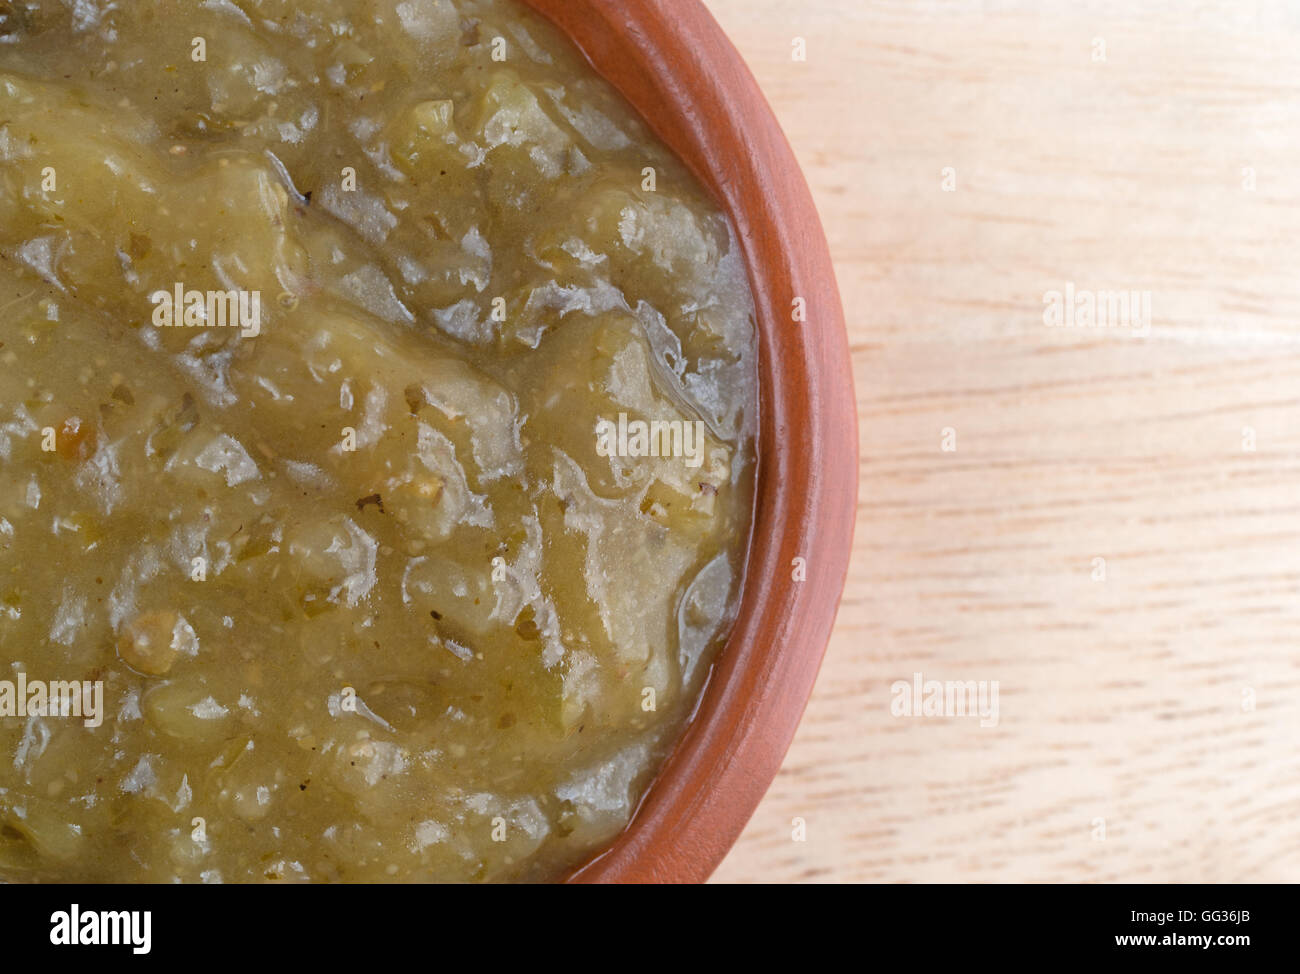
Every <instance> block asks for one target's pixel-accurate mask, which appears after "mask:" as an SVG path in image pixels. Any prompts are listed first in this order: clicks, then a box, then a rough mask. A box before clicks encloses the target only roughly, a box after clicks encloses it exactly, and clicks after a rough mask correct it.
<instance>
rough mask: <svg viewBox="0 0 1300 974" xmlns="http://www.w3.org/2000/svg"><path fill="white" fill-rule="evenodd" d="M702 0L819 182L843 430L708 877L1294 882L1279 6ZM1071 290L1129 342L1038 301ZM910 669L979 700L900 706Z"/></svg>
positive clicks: (1298, 108)
mask: <svg viewBox="0 0 1300 974" xmlns="http://www.w3.org/2000/svg"><path fill="white" fill-rule="evenodd" d="M707 2H708V4H709V6H710V8H711V9H712V10H713V11H714V13H715V16H717V18H718V19H719V21H720V22H721V23H722V25H723V26H724V28H726V29H727V31H728V33H729V34H730V35H731V37H732V38H733V40H734V41H735V43H736V45H737V46H738V47H739V48H740V50H741V52H742V53H743V54H744V55H745V57H746V59H747V60H748V62H749V64H750V66H751V67H752V68H753V70H754V72H755V74H756V75H757V77H758V79H759V81H760V83H761V84H762V86H763V87H764V90H765V91H766V92H767V93H768V97H769V98H770V100H771V102H772V104H773V107H774V108H775V110H776V112H777V114H778V116H779V117H780V118H781V121H782V123H783V124H784V126H785V129H786V132H787V134H788V135H789V136H790V139H791V142H792V143H793V144H794V146H795V149H796V151H797V153H798V155H799V157H800V159H801V161H802V163H803V166H804V169H805V172H806V174H807V176H808V179H809V181H810V183H811V184H812V187H813V191H814V194H815V196H816V198H817V201H818V205H819V207H820V209H821V213H822V217H823V221H824V223H825V225H826V230H827V235H828V236H829V238H830V242H831V248H832V250H833V252H834V253H835V255H836V258H837V266H838V273H839V282H840V287H841V291H842V293H843V297H844V303H845V307H846V310H847V313H848V319H849V323H850V324H849V330H850V335H849V337H850V341H851V343H852V349H853V365H854V374H855V377H856V381H857V396H858V403H859V412H860V421H861V449H862V461H861V472H862V482H861V488H860V499H859V518H858V526H857V535H856V539H855V542H854V559H853V565H852V568H851V570H850V573H849V578H848V585H847V589H846V591H845V595H844V601H843V605H842V608H841V610H840V615H839V621H838V624H837V628H836V633H835V636H834V638H833V640H832V642H831V645H830V649H829V652H828V655H827V658H826V663H825V665H824V667H823V669H822V673H821V677H820V680H819V682H818V686H817V690H816V693H815V695H814V696H813V699H812V701H811V703H810V704H809V707H808V711H807V714H806V716H805V718H804V721H803V724H802V726H801V728H800V731H799V734H798V737H797V739H796V741H795V743H794V746H793V748H792V750H791V751H790V754H789V756H788V757H787V759H786V762H785V765H784V768H783V769H782V771H781V774H780V776H779V777H778V779H777V780H776V782H775V783H774V784H773V786H772V788H771V790H770V791H769V793H768V795H767V798H766V799H765V800H764V802H763V804H762V805H761V806H760V808H759V809H758V812H757V813H756V814H755V816H754V818H753V819H752V821H751V822H750V824H749V826H748V828H747V829H746V831H745V834H744V836H743V837H742V838H741V840H740V842H739V843H738V844H737V846H736V847H735V849H734V850H733V851H732V852H731V854H730V856H729V857H728V858H727V860H726V861H725V862H724V864H723V865H722V867H721V868H720V869H719V871H718V872H717V874H716V876H715V880H717V881H730V882H748V881H765V882H784V881H808V880H823V881H824V880H831V881H852V882H857V881H870V882H897V881H928V882H954V881H955V882H972V881H974V882H1004V881H1047V882H1081V881H1083V882H1090V881H1151V882H1193V881H1204V882H1254V881H1297V880H1300V603H1298V601H1297V593H1298V592H1300V273H1298V272H1300V259H1298V258H1300V238H1298V237H1297V230H1296V226H1297V223H1298V222H1300V7H1298V6H1297V5H1296V4H1294V3H1292V4H1287V3H1280V2H1264V0H1260V2H1248V0H1239V2H1235V3H1231V2H1223V3H1206V2H1201V3H1196V2H1187V3H1177V4H1174V3H1163V2H1154V0H1145V2H1129V0H1115V2H1078V0H1038V2H1029V0H1024V2H1017V0H1001V2H997V0H987V2H974V0H967V2H951V3H941V2H933V0H908V2H901V0H900V2H875V0H707ZM796 37H802V38H804V39H805V40H806V42H807V61H805V62H797V61H795V60H793V58H792V43H793V39H794V38H796ZM1099 42H1100V44H1101V45H1104V60H1099V59H1097V55H1098V53H1100V51H1101V47H1100V45H1099ZM945 167H951V168H952V170H953V171H954V172H953V174H952V175H953V176H954V178H955V189H954V190H953V191H950V192H948V191H945V190H944V187H943V179H944V170H945ZM1067 282H1073V284H1074V286H1075V287H1077V288H1080V289H1091V290H1119V289H1124V290H1129V289H1132V290H1136V291H1149V292H1150V295H1151V326H1150V330H1149V334H1146V335H1140V334H1136V333H1135V332H1136V331H1138V330H1139V329H1134V328H1131V327H1130V328H1128V329H1125V328H1110V329H1104V330H1103V329H1096V328H1094V329H1082V328H1051V327H1048V326H1047V325H1046V324H1045V323H1044V318H1043V313H1044V295H1045V294H1046V293H1047V292H1049V291H1053V290H1062V291H1063V290H1064V288H1065V286H1066V283H1067ZM814 326H815V323H811V324H810V325H809V327H814ZM945 428H950V429H951V430H953V431H954V432H955V440H956V450H955V451H952V452H945V451H944V450H943V449H942V448H941V447H942V431H943V430H944V429H945ZM1252 446H1253V449H1251V447H1252ZM1095 559H1104V580H1097V578H1096V577H1095V576H1098V575H1100V574H1101V572H1100V570H1099V567H1101V566H1102V563H1100V562H1097V561H1095ZM916 672H921V673H923V674H924V677H925V678H926V679H938V680H983V681H997V682H998V686H999V711H1000V713H999V717H1000V719H999V722H998V725H997V726H996V727H981V726H980V724H979V721H978V720H977V719H971V718H949V719H945V718H938V717H934V718H911V719H909V718H905V717H895V716H892V715H891V712H890V700H891V690H890V687H891V684H892V683H893V682H894V681H896V680H908V681H910V680H911V679H912V675H913V674H914V673H916ZM795 819H802V820H804V822H805V823H806V841H802V842H798V841H794V840H793V838H792V832H793V829H794V827H793V825H792V822H793V820H795Z"/></svg>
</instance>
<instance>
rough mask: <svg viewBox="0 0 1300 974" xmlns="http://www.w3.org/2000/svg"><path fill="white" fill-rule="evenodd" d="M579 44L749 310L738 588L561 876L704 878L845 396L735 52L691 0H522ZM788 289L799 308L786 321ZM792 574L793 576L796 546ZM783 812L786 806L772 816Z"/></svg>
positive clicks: (826, 617)
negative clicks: (749, 531)
mask: <svg viewBox="0 0 1300 974" xmlns="http://www.w3.org/2000/svg"><path fill="white" fill-rule="evenodd" d="M524 2H525V3H527V4H528V5H529V6H531V7H533V8H534V9H536V10H537V11H538V12H539V13H541V14H542V15H543V16H545V17H546V18H547V19H549V20H551V21H552V22H554V23H555V24H556V25H557V26H558V27H560V29H561V30H563V31H564V32H565V33H566V34H567V35H568V36H569V38H570V39H571V40H572V41H573V42H574V43H575V44H576V45H577V46H578V47H579V48H580V49H581V50H582V51H583V53H584V54H585V55H586V56H587V58H588V60H589V61H590V62H591V64H592V65H593V67H594V68H595V69H596V71H597V72H598V73H599V74H601V75H602V76H604V77H605V78H606V79H607V80H608V81H609V82H611V83H612V84H613V85H614V86H615V87H616V88H617V89H618V90H619V91H620V92H622V94H623V96H624V97H625V98H627V99H628V101H629V102H631V104H632V105H633V107H635V108H636V109H637V110H638V111H639V112H640V113H641V115H642V116H643V117H644V118H645V119H646V121H647V122H649V124H650V126H651V127H652V128H653V129H654V130H655V132H656V133H657V134H658V135H659V137H660V138H662V139H663V140H664V141H665V142H666V143H667V144H668V145H669V146H670V147H671V148H672V149H673V150H674V151H675V152H676V153H677V154H678V155H679V156H680V157H681V158H682V160H683V161H684V162H685V163H686V164H687V165H688V166H689V167H690V168H691V169H692V170H693V171H694V173H695V175H696V176H697V177H698V178H699V179H700V180H701V181H702V182H703V183H704V184H705V185H706V186H708V187H709V188H710V189H711V190H712V191H713V193H714V195H715V196H716V197H717V198H718V199H719V200H720V201H721V202H722V204H723V205H724V206H725V207H726V209H727V210H728V212H729V213H730V214H731V217H732V219H733V221H734V223H735V225H736V229H737V231H738V233H739V235H740V239H741V243H742V245H743V247H744V250H745V257H746V264H747V266H748V269H749V276H750V283H751V286H752V288H753V291H754V300H755V303H756V306H757V311H758V318H759V330H760V341H759V394H760V400H761V406H760V420H759V435H758V453H759V466H758V477H757V497H756V503H755V517H754V526H753V536H752V540H751V547H750V552H749V558H748V562H747V568H746V581H745V591H744V595H743V597H742V602H741V607H740V612H739V615H738V618H737V621H736V625H735V627H734V629H733V631H732V634H731V637H730V639H729V640H728V642H727V645H726V647H725V649H724V650H723V652H722V653H721V654H720V656H719V659H718V662H717V664H716V666H715V669H714V672H713V673H712V675H711V677H710V680H709V685H708V686H707V687H706V689H705V691H704V697H703V699H702V701H701V703H700V707H699V710H698V711H697V713H696V715H695V718H694V720H693V721H692V722H691V724H690V725H689V726H688V727H687V729H686V731H685V733H684V734H683V735H682V737H681V738H680V740H679V741H678V742H677V744H676V746H675V748H674V750H673V751H672V753H671V754H670V755H669V757H668V759H667V761H665V763H664V765H663V767H662V768H661V769H660V771H659V773H658V775H657V776H656V778H655V780H654V782H653V784H652V785H651V787H650V789H649V791H648V792H647V794H646V797H645V799H644V800H643V801H642V803H641V805H640V807H639V808H638V810H637V813H636V815H635V816H634V817H633V819H632V822H631V823H630V824H629V825H628V827H627V829H626V830H625V831H624V832H623V833H622V834H621V835H620V836H619V837H618V838H617V839H615V840H614V842H613V843H612V844H611V845H610V846H609V847H608V848H607V849H606V850H605V851H604V852H602V853H600V854H598V855H597V856H595V857H594V858H593V859H592V860H591V861H589V862H588V863H587V864H585V865H584V866H581V867H579V868H578V869H576V870H575V871H573V872H572V873H571V874H570V875H569V876H568V877H567V878H568V880H569V881H572V882H632V883H635V882H703V881H704V880H706V879H707V878H708V877H709V875H710V874H711V873H712V872H713V870H714V869H716V868H717V866H718V864H719V863H720V862H721V861H722V859H723V857H724V856H725V855H726V854H727V851H728V850H729V849H730V848H731V846H732V844H733V843H734V842H735V841H736V839H737V838H738V837H739V836H740V833H741V831H742V830H743V829H744V827H745V824H746V823H747V822H748V821H749V819H750V817H751V816H752V815H753V813H754V809H755V808H757V807H758V803H759V801H760V800H761V799H762V797H763V795H764V793H765V792H766V791H767V788H768V786H769V785H770V784H771V782H772V780H773V779H774V778H775V777H776V774H777V772H778V771H779V770H780V767H781V762H782V760H783V759H784V757H785V754H786V751H787V750H788V749H789V747H790V743H791V741H792V740H793V738H794V733H795V730H796V728H797V727H798V725H799V721H800V719H801V718H802V716H803V711H804V708H805V707H806V705H807V702H808V698H809V697H810V696H811V694H812V689H813V684H814V683H815V681H816V679H817V672H818V669H819V668H820V666H821V661H822V656H823V654H824V653H825V650H826V644H827V641H828V640H829V638H830V633H831V628H832V626H833V624H834V621H835V611H836V608H837V607H838V604H839V599H840V595H841V593H842V591H843V588H844V579H845V574H846V572H847V570H848V564H849V557H850V553H851V550H852V543H853V526H854V514H855V511H856V505H857V487H858V437H857V413H856V400H855V397H854V393H853V377H852V371H851V368H850V359H849V349H848V342H847V338H846V334H845V328H844V312H843V308H842V306H841V303H840V296H839V292H838V290H837V289H836V285H835V273H834V267H833V264H832V262H831V256H830V249H829V247H828V246H827V243H826V237H825V234H824V232H823V230H822V226H821V222H820V220H819V219H818V216H817V209H816V206H815V205H814V203H813V199H812V194H811V192H810V191H809V189H808V185H807V183H806V182H805V180H804V178H803V174H802V173H801V172H800V169H799V164H798V162H797V160H796V158H795V155H794V152H793V151H792V150H791V148H790V144H789V142H788V141H787V140H786V138H785V135H784V133H783V132H782V131H781V127H780V124H779V123H778V122H777V120H776V116H775V115H774V114H773V113H772V110H771V108H770V107H769V105H768V104H767V100H766V99H765V98H764V97H763V93H762V91H761V90H760V89H759V87H758V84H757V82H756V81H755V80H754V77H753V75H752V74H751V73H750V71H749V69H748V67H747V66H746V65H745V62H744V60H743V59H742V58H741V56H740V54H739V52H738V51H737V50H736V49H735V48H734V47H733V46H732V44H731V42H730V41H729V40H728V39H727V36H726V35H725V34H724V33H723V31H722V29H721V28H720V27H719V26H718V24H717V22H716V21H715V20H714V19H713V17H712V15H710V14H709V12H708V10H707V9H705V7H704V6H703V4H701V3H699V2H698V0H524ZM796 297H802V298H804V300H805V302H806V309H807V319H806V321H804V322H803V323H795V322H794V321H793V320H792V318H793V315H792V309H793V303H794V299H795V298H796ZM798 557H802V558H804V559H806V560H807V578H806V580H804V581H802V582H800V581H795V579H794V569H793V564H794V559H795V558H798ZM774 827H777V828H782V829H784V828H786V827H788V826H787V824H786V823H779V824H776V825H774Z"/></svg>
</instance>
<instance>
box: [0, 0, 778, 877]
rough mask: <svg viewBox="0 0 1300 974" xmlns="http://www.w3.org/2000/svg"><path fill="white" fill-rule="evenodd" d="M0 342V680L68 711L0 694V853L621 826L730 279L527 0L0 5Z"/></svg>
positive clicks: (379, 869)
mask: <svg viewBox="0 0 1300 974" xmlns="http://www.w3.org/2000/svg"><path fill="white" fill-rule="evenodd" d="M178 7H179V8H184V13H183V15H178V13H177V8H178ZM196 39H201V41H202V44H201V45H199V44H197V43H196ZM200 55H201V57H200ZM177 289H179V293H180V294H181V296H182V297H184V296H185V295H186V294H187V293H188V292H191V291H192V292H195V293H196V294H198V295H205V294H207V293H209V292H213V293H218V292H228V293H232V294H234V293H238V294H241V295H244V296H248V295H257V296H258V297H259V298H260V305H259V309H260V316H259V319H258V322H257V326H256V328H255V329H254V328H245V329H243V330H242V331H241V329H239V328H235V327H220V326H217V325H215V324H205V323H203V318H204V316H206V315H208V314H209V313H210V312H209V311H208V310H206V309H205V310H204V311H201V312H195V317H196V318H197V320H195V321H194V324H193V326H190V327H187V326H185V325H184V323H183V321H182V323H181V324H180V325H178V326H175V327H159V326H158V323H157V321H158V319H157V317H156V311H157V306H158V305H159V304H160V303H161V301H160V300H159V298H158V297H157V296H158V295H160V294H168V295H171V294H175V293H177ZM183 303H184V302H182V304H183ZM178 310H179V309H178ZM178 318H180V319H183V318H184V315H183V314H178ZM209 320H210V319H209ZM254 331H255V332H256V334H255V335H254V334H252V332H254ZM0 343H2V344H0V667H2V669H0V681H9V682H11V683H12V682H15V681H16V679H17V675H18V674H19V673H20V672H21V673H22V674H24V675H25V676H26V677H28V678H31V679H32V680H47V681H48V680H66V681H72V680H76V681H101V682H102V685H103V708H104V713H103V720H102V723H101V724H100V725H99V726H98V727H88V726H85V724H84V722H82V721H79V720H76V719H72V718H70V717H66V716H52V715H44V716H40V715H36V716H33V715H27V716H2V715H0V879H7V880H11V881H34V880H45V881H49V880H64V879H66V880H73V879H79V880H91V881H105V880H107V881H154V882H165V881H172V880H179V881H185V882H197V881H211V882H216V881H226V882H232V881H233V882H243V881H262V880H268V879H269V880H308V881H420V880H504V879H547V878H552V877H554V876H556V875H558V874H559V873H560V872H561V871H563V870H564V869H565V868H567V867H569V866H571V865H574V864H576V863H577V862H580V861H582V860H583V859H584V858H586V857H587V856H589V855H590V854H591V853H592V852H593V851H595V850H597V849H598V848H599V847H600V846H601V845H602V844H603V843H604V842H606V841H608V840H609V839H610V838H611V837H612V836H613V835H615V834H616V833H617V832H618V831H619V830H620V829H621V828H622V827H623V826H624V825H625V824H626V822H627V820H628V818H629V816H630V814H631V812H632V810H633V808H634V807H635V803H636V801H637V799H638V797H639V796H640V794H641V793H642V791H643V789H644V788H645V786H646V784H647V783H648V781H649V779H650V778H651V776H652V775H653V772H654V768H655V767H656V765H657V763H658V761H659V760H660V759H661V758H662V756H663V755H664V753H665V751H666V749H667V748H668V747H669V746H671V742H672V740H673V737H674V734H675V732H676V731H677V730H678V729H679V728H680V726H681V724H682V722H683V721H684V720H685V719H686V717H687V715H688V713H689V710H690V707H691V705H692V703H693V701H694V699H695V697H696V696H697V694H698V690H699V687H700V683H701V681H702V678H703V676H704V674H705V672H706V670H707V666H708V662H709V659H710V657H711V655H712V653H713V652H714V651H716V648H717V646H718V645H719V643H720V641H721V640H722V639H723V638H724V637H725V634H726V631H727V628H728V625H729V623H730V621H731V618H732V616H733V615H734V611H735V605H736V601H737V597H738V589H739V585H740V581H741V579H740V576H741V568H742V565H743V559H744V553H745V542H746V538H747V533H748V525H749V515H750V503H751V496H752V484H751V482H752V477H753V447H752V430H753V425H754V419H755V417H754V410H755V402H754V361H753V356H754V325H753V307H752V301H751V299H750V296H749V292H748V289H747V285H746V281H745V276H744V270H743V266H742V261H741V255H740V253H739V250H738V247H737V245H736V243H735V241H734V238H733V236H732V233H731V230H730V228H729V226H728V223H727V221H726V219H725V218H724V217H723V215H722V214H721V213H720V212H719V211H718V210H717V208H716V207H715V206H714V205H713V204H712V202H711V201H710V200H709V199H708V198H707V197H706V196H705V195H704V194H703V192H702V191H701V190H700V189H699V188H698V187H697V186H696V185H695V183H694V181H693V180H692V179H691V178H690V177H689V175H688V174H687V173H686V171H685V170H684V168H683V167H681V166H680V165H679V164H678V163H677V162H676V160H674V159H673V158H672V157H671V155H670V154H669V153H668V152H667V150H665V149H664V148H663V147H662V146H660V145H659V144H658V143H657V142H656V141H655V140H654V138H653V137H652V136H651V135H650V134H649V133H648V132H647V131H646V129H645V128H644V127H643V126H642V125H641V123H640V122H639V121H638V120H637V119H636V118H635V117H634V116H633V115H632V113H631V111H630V109H628V108H627V107H626V106H625V105H624V104H623V103H622V102H621V100H620V99H619V98H618V96H617V95H616V94H614V93H613V92H612V91H611V90H610V89H609V88H608V86H607V85H605V84H604V83H603V82H602V81H601V80H600V79H598V78H596V77H595V76H594V75H593V74H592V72H591V71H590V69H589V68H588V67H587V66H586V65H585V63H584V62H583V61H582V60H581V58H580V56H579V55H578V54H577V53H576V52H575V51H574V50H573V49H572V48H571V47H570V46H569V45H568V44H567V42H566V41H564V40H563V39H562V38H561V37H560V36H559V35H558V34H557V33H555V32H554V31H553V30H552V29H551V28H550V27H549V26H548V25H546V24H545V23H543V22H542V21H540V20H539V19H538V18H536V17H535V16H534V15H532V14H530V13H528V12H526V11H525V10H524V9H523V8H522V7H520V6H519V5H518V4H516V3H513V2H504V0H457V2H451V0H404V2H397V0H350V2H348V0H310V2H295V3H288V2H279V0H210V2H205V3H189V4H184V3H182V4H177V3H173V2H161V0H160V2H151V0H150V2H144V0H137V2H133V3H131V4H121V5H119V4H112V3H107V2H82V3H78V4H76V5H73V6H72V7H69V6H67V5H65V4H63V3H59V2H53V0H50V2H0ZM620 417H621V418H622V419H623V424H622V425H623V427H624V429H625V430H626V429H627V426H628V424H632V428H633V435H632V436H631V437H630V438H629V437H624V438H623V439H622V440H621V441H620V445H621V446H624V447H626V446H627V443H628V442H629V441H631V442H634V441H635V435H634V433H635V425H636V424H637V423H643V422H644V423H649V422H652V421H654V422H659V423H661V424H664V425H663V429H665V430H673V431H674V432H677V433H680V434H681V435H680V436H679V438H678V440H677V441H676V445H678V446H680V447H682V448H683V449H681V450H679V451H678V452H679V453H683V454H685V455H667V456H629V455H622V456H619V455H614V456H610V455H607V454H609V453H610V452H611V451H610V450H609V449H606V448H604V447H607V446H608V445H609V443H610V440H605V441H604V447H603V446H602V438H601V437H600V436H598V434H597V431H598V429H600V428H601V426H600V424H602V423H611V424H616V425H618V424H619V420H620ZM605 428H606V429H608V427H605ZM694 431H698V435H697V436H696V437H695V438H694V439H693V438H692V436H691V435H690V434H691V433H692V432H694ZM664 442H665V443H666V442H667V440H665V441H664ZM613 452H615V453H617V452H620V451H613ZM621 452H623V453H625V454H626V453H628V452H634V453H635V452H642V451H638V450H636V449H635V447H633V449H632V450H631V451H629V450H626V449H625V450H622V451H621ZM668 452H672V451H668ZM2 693H3V686H0V694H2ZM2 703H3V701H2V700H0V704H2ZM0 714H3V709H0Z"/></svg>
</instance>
